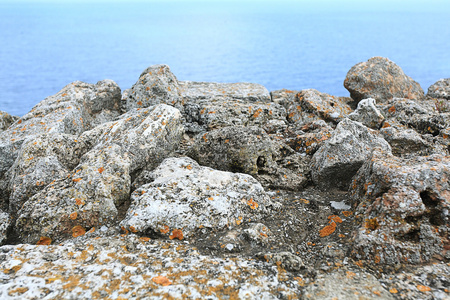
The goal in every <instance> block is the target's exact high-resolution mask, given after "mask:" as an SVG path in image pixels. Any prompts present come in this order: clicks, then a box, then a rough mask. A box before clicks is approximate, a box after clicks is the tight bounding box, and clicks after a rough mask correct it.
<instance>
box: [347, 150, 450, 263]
mask: <svg viewBox="0 0 450 300" xmlns="http://www.w3.org/2000/svg"><path fill="white" fill-rule="evenodd" d="M449 177H450V159H449V157H448V156H442V155H432V156H424V157H420V156H419V157H414V158H411V159H402V158H399V157H394V156H392V155H388V154H386V153H381V152H379V151H376V150H375V151H373V154H372V155H371V157H369V158H368V159H367V161H366V162H365V163H364V165H363V166H362V167H361V169H360V170H359V171H358V173H357V174H356V176H355V177H354V179H353V184H352V191H351V192H352V196H351V197H352V199H353V201H354V203H355V204H357V205H358V209H357V214H358V216H357V219H358V220H360V222H359V224H360V227H359V229H358V230H357V231H356V232H355V235H356V238H355V240H354V247H353V248H354V252H353V254H354V256H355V258H356V259H365V260H370V261H372V262H373V261H374V262H375V263H376V264H377V265H380V266H383V265H384V266H387V265H391V266H394V265H397V264H405V263H409V264H411V263H412V264H421V263H425V262H429V261H430V260H431V259H437V260H442V261H444V259H445V257H447V256H448V252H449V250H448V247H449V245H450V240H449V235H448V228H449V224H450V216H449V210H450V192H449V191H450V186H449V180H448V178H449Z"/></svg>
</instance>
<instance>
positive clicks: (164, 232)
mask: <svg viewBox="0 0 450 300" xmlns="http://www.w3.org/2000/svg"><path fill="white" fill-rule="evenodd" d="M159 231H160V232H161V233H162V234H166V233H168V232H169V231H170V228H169V226H167V225H164V227H163V228H161V229H160V230H159Z"/></svg>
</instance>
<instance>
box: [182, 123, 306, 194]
mask: <svg viewBox="0 0 450 300" xmlns="http://www.w3.org/2000/svg"><path fill="white" fill-rule="evenodd" d="M187 155H188V156H190V157H192V158H193V159H195V160H196V161H198V162H199V163H200V164H201V165H205V166H209V167H211V168H215V169H218V170H223V171H230V172H240V173H246V174H250V175H252V176H255V177H256V178H257V179H258V180H260V181H261V183H263V184H264V186H279V187H280V186H283V187H285V188H289V189H296V188H299V187H301V186H303V185H305V184H306V181H307V179H306V176H305V174H306V173H307V172H308V170H309V167H306V166H304V164H303V162H302V157H300V156H299V155H298V154H296V153H295V151H294V150H292V149H291V148H290V147H289V146H287V145H285V144H283V143H281V142H278V141H275V140H273V139H272V138H271V137H270V136H269V135H268V134H267V133H266V132H265V131H264V130H263V129H261V128H259V127H256V126H250V127H242V126H231V127H225V128H221V129H217V130H213V131H210V132H207V133H204V134H199V135H198V136H197V137H196V140H195V142H194V144H193V146H192V147H191V148H190V149H189V151H188V152H187ZM283 161H284V163H283ZM283 165H284V166H283ZM287 165H289V167H287ZM285 166H286V167H285ZM305 169H307V170H305Z"/></svg>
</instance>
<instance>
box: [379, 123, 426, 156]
mask: <svg viewBox="0 0 450 300" xmlns="http://www.w3.org/2000/svg"><path fill="white" fill-rule="evenodd" d="M380 133H381V134H382V136H383V137H384V139H385V140H386V141H387V142H388V143H389V145H391V147H392V153H393V154H394V155H397V156H401V155H429V154H430V153H431V150H432V145H431V144H430V143H428V142H427V141H426V140H424V139H423V138H422V136H421V135H420V134H418V133H417V132H416V131H415V130H413V129H409V128H405V127H402V126H387V127H384V128H382V129H381V130H380Z"/></svg>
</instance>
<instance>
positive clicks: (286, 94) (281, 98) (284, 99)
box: [270, 89, 300, 109]
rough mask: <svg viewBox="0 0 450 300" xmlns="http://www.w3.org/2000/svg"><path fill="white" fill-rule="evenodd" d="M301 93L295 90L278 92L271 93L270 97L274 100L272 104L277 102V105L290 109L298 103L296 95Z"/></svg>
mask: <svg viewBox="0 0 450 300" xmlns="http://www.w3.org/2000/svg"><path fill="white" fill-rule="evenodd" d="M299 92H300V91H294V90H286V89H282V90H276V91H272V92H270V97H271V99H272V102H275V103H277V104H280V105H281V106H283V107H284V108H285V109H289V107H290V106H291V105H292V104H293V103H294V102H295V101H296V100H295V98H296V95H297V94H298V93H299Z"/></svg>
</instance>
